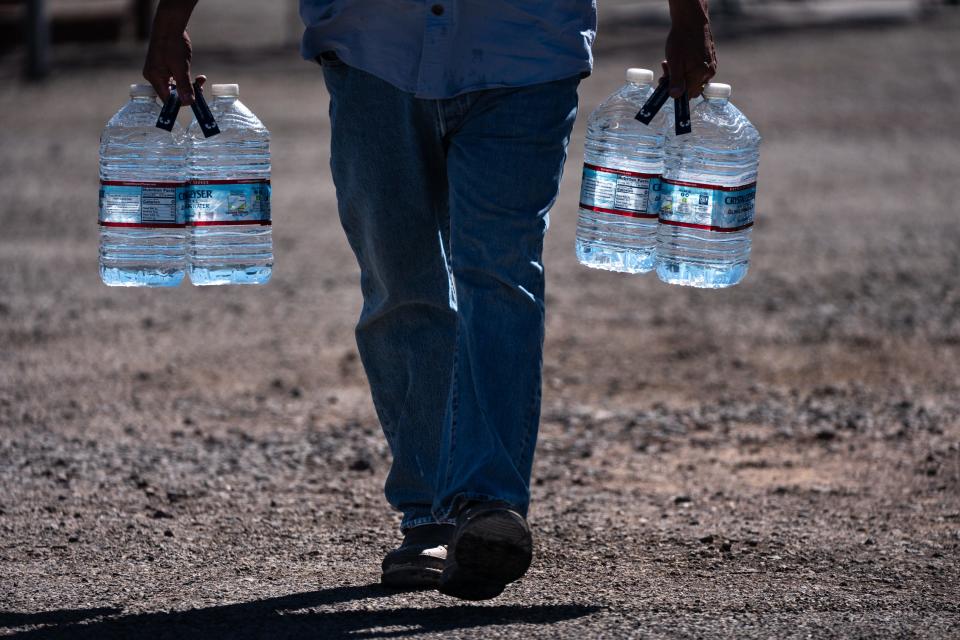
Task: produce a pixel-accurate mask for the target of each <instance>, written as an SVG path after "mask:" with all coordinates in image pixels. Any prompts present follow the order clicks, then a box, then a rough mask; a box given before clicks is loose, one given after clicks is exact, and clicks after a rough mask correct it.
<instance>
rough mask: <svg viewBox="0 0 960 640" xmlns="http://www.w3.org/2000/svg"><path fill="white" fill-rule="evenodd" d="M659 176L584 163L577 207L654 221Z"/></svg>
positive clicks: (657, 207)
mask: <svg viewBox="0 0 960 640" xmlns="http://www.w3.org/2000/svg"><path fill="white" fill-rule="evenodd" d="M659 207H660V176H659V175H658V174H655V173H637V172H636V171H626V170H623V169H613V168H610V167H601V166H599V165H595V164H589V163H584V165H583V181H582V182H581V183H580V208H581V209H586V210H587V211H596V212H598V213H610V214H614V215H619V216H627V217H630V218H648V219H652V220H656V218H657V211H658V209H659Z"/></svg>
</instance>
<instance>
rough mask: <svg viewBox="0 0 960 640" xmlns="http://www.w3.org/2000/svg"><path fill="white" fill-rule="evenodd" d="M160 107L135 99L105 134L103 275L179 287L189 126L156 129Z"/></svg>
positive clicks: (125, 282)
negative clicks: (169, 129)
mask: <svg viewBox="0 0 960 640" xmlns="http://www.w3.org/2000/svg"><path fill="white" fill-rule="evenodd" d="M159 113H160V104H159V103H158V102H157V101H156V98H155V97H152V96H147V95H137V96H134V97H132V99H131V100H130V102H128V103H127V104H126V105H125V106H124V107H123V108H122V109H120V111H118V112H117V114H116V115H114V116H113V118H111V119H110V122H108V123H107V126H106V128H105V129H104V130H103V133H102V134H101V136H100V215H99V222H100V278H101V279H102V280H103V282H104V284H107V285H110V286H120V287H175V286H177V285H178V284H180V282H181V281H182V280H183V276H184V270H185V267H186V229H185V228H184V224H183V223H184V209H183V194H184V181H185V180H186V146H185V145H184V140H183V128H182V127H180V126H176V127H175V128H174V130H173V132H172V133H171V132H167V131H164V130H163V129H158V128H157V127H156V122H157V116H158V115H159Z"/></svg>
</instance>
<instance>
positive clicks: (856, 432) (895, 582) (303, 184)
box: [0, 12, 960, 640]
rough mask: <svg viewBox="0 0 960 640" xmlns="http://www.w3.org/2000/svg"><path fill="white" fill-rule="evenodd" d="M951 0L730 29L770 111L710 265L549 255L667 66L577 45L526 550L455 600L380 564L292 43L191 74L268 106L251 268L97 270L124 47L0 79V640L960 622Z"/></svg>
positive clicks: (313, 107)
mask: <svg viewBox="0 0 960 640" xmlns="http://www.w3.org/2000/svg"><path fill="white" fill-rule="evenodd" d="M955 13H956V12H954V13H953V14H945V15H944V16H943V17H941V18H939V19H937V20H933V21H929V22H926V23H924V24H922V25H917V26H913V27H906V28H890V29H886V30H877V31H819V32H813V33H809V32H808V33H777V34H775V35H771V36H769V37H767V38H759V39H756V38H755V39H741V40H736V41H729V42H723V43H722V45H721V66H722V71H723V79H724V80H726V81H729V82H731V83H732V84H733V85H734V87H735V101H736V102H737V103H738V104H739V105H740V106H741V107H742V108H743V109H744V111H746V112H747V113H748V114H749V115H750V116H751V118H752V119H753V120H754V122H755V123H756V124H757V126H758V128H759V129H760V131H761V132H762V133H763V134H764V135H765V140H766V141H765V143H764V147H763V164H762V168H761V187H760V199H759V212H760V214H759V224H758V227H757V230H756V235H755V240H754V244H755V250H754V263H753V267H752V272H751V274H750V275H749V276H748V279H747V280H746V282H745V283H744V284H743V285H741V286H738V287H736V288H734V289H731V290H729V291H724V292H704V291H694V290H686V289H682V288H675V287H667V286H665V285H661V284H659V283H658V282H657V281H656V279H655V278H653V277H625V276H618V275H613V274H609V273H603V272H595V271H591V270H587V269H584V268H581V267H579V266H578V265H576V264H575V260H574V258H573V256H572V239H573V230H574V219H575V210H574V208H573V207H574V203H575V202H576V194H577V190H578V188H579V161H580V159H581V157H582V146H581V141H582V135H583V127H584V122H585V120H586V115H587V114H588V113H589V111H590V110H591V109H592V108H593V107H594V106H595V105H596V104H597V103H598V102H599V100H600V99H601V98H602V97H603V96H604V95H606V94H607V93H609V92H610V91H611V90H612V89H614V88H615V87H616V86H617V85H618V84H619V82H620V76H621V74H622V70H623V68H625V67H626V66H629V65H631V64H638V63H639V64H643V63H648V64H649V63H650V62H651V61H654V60H656V59H657V51H656V48H648V49H644V50H642V51H641V52H639V53H638V54H637V55H636V57H635V58H633V57H629V56H628V55H627V54H626V53H625V52H624V51H623V50H619V49H618V50H617V51H615V52H605V51H603V50H601V51H599V52H598V55H597V64H598V71H597V73H596V74H595V75H594V76H593V77H592V78H590V79H589V80H587V81H586V82H584V85H583V91H582V113H581V117H580V120H579V122H578V126H577V139H576V141H575V143H574V144H573V146H572V148H571V153H570V158H571V160H570V162H569V164H568V166H567V175H566V177H565V178H564V183H563V188H562V194H561V198H560V201H559V204H558V206H557V207H556V209H555V211H554V214H553V220H552V229H551V232H550V236H549V240H548V248H547V268H548V271H549V303H550V309H549V321H548V322H549V324H548V344H547V351H546V376H545V379H546V388H545V394H544V420H543V427H542V439H541V442H540V446H539V449H538V454H537V455H538V457H537V462H536V468H535V472H534V476H535V486H534V507H533V509H532V514H531V519H532V523H533V525H534V527H535V531H536V535H537V543H538V547H537V557H536V561H535V564H534V567H533V569H532V570H531V572H530V574H529V576H528V577H527V578H526V579H524V580H523V581H522V582H521V583H519V584H517V585H515V586H512V587H511V588H509V589H508V590H507V592H506V593H505V594H504V595H503V596H502V597H501V598H499V599H497V600H495V601H492V602H490V603H487V604H481V605H464V604H462V603H460V602H458V601H454V600H451V599H447V598H444V597H442V596H438V595H436V594H431V593H421V594H406V595H396V594H392V593H389V592H386V591H383V590H381V589H380V588H379V587H377V586H375V585H374V584H373V583H375V581H376V580H377V577H378V566H379V561H380V558H381V556H382V554H383V553H384V551H385V550H386V549H387V548H388V547H390V546H391V545H392V544H394V541H395V527H396V524H397V519H396V517H395V516H394V515H391V514H389V513H387V512H386V510H385V509H384V505H383V500H382V497H381V493H380V488H381V485H382V482H383V478H384V474H385V471H386V469H387V463H388V460H387V452H386V448H385V445H384V442H383V440H382V438H381V436H380V434H379V428H378V426H377V424H376V421H375V419H374V416H373V412H372V409H371V406H370V404H369V400H368V397H367V391H366V386H365V381H364V378H363V374H362V371H361V369H360V366H359V362H358V359H357V356H356V353H355V349H354V346H353V341H352V325H353V322H354V317H355V315H356V313H357V310H358V308H359V294H358V290H357V282H356V281H357V271H356V268H355V264H354V261H353V258H352V256H351V255H350V252H349V249H348V247H347V245H346V242H345V241H344V239H343V237H342V234H341V232H340V229H339V226H338V223H337V221H336V213H335V203H334V194H333V190H332V188H331V185H330V178H329V171H328V169H327V140H328V124H327V121H326V117H325V115H324V114H325V110H326V96H325V93H324V90H323V88H322V86H321V83H320V78H319V74H318V71H317V70H316V69H315V68H313V67H311V66H310V65H307V64H301V63H299V62H297V61H296V60H295V59H294V58H293V54H291V55H290V57H289V58H284V59H274V60H268V61H262V62H259V63H255V64H251V65H244V66H242V67H240V66H237V65H236V63H231V62H229V61H228V60H226V59H208V61H207V64H208V65H209V66H208V67H207V68H202V69H200V70H201V71H206V72H207V73H209V74H210V76H211V77H212V78H214V80H221V81H231V80H232V81H239V82H240V83H241V85H242V88H243V92H244V96H243V99H244V101H245V102H246V103H247V104H249V105H251V106H252V107H253V108H254V109H255V110H256V111H257V112H258V114H259V115H261V117H262V118H263V120H264V121H265V122H266V123H267V124H268V126H269V127H270V128H271V130H272V131H273V133H274V139H275V142H274V158H275V173H274V175H275V191H274V193H275V217H276V220H277V224H276V227H275V231H276V249H277V255H278V264H277V270H276V275H275V280H274V282H273V283H272V284H270V285H269V286H268V287H266V288H263V289H244V288H218V289H216V290H200V289H196V288H192V287H182V288H180V289H179V290H175V291H169V292H161V291H118V290H111V289H108V288H106V287H103V286H101V285H100V284H99V282H98V277H97V274H96V268H95V261H96V257H95V253H96V228H95V226H94V225H93V224H92V221H93V215H94V213H93V212H94V211H95V209H96V182H95V176H96V157H95V156H96V146H97V136H98V134H99V130H100V127H101V126H102V124H103V122H104V121H105V119H106V117H107V116H108V115H109V114H110V113H112V112H113V111H114V110H115V109H116V107H117V105H118V104H119V103H120V102H121V101H122V99H123V91H124V85H125V83H127V82H130V81H135V79H136V75H137V73H136V69H137V68H138V62H137V61H135V60H131V62H130V64H129V65H125V66H124V67H123V68H115V69H112V70H111V69H108V70H100V71H96V72H94V71H89V70H85V69H83V68H77V69H75V70H74V71H72V72H71V73H70V74H67V73H66V72H63V73H62V75H61V76H60V77H58V78H57V79H56V80H55V81H54V82H52V83H50V84H48V85H45V86H42V87H26V88H25V87H21V86H17V85H16V84H11V83H5V84H4V85H3V88H0V111H2V113H3V114H4V127H3V128H0V149H3V154H2V155H0V192H2V194H3V200H2V202H3V207H2V209H0V221H2V228H3V238H2V240H0V635H5V634H12V635H13V636H15V637H23V638H31V637H46V636H55V637H67V638H91V639H92V638H97V639H100V638H110V637H131V638H132V637H137V638H148V637H170V638H198V639H200V638H202V639H204V640H207V639H209V638H221V637H222V638H238V637H239V638H246V637H264V638H282V637H311V638H314V637H319V638H339V637H350V638H356V637H360V638H370V637H407V636H423V637H439V636H443V637H524V638H534V637H536V638H539V637H560V636H565V637H600V636H604V637H621V636H642V637H678V636H680V637H731V638H744V637H809V636H816V637H838V638H849V637H878V636H886V637H889V636H898V637H930V638H940V637H950V636H953V637H960V632H958V631H957V629H958V625H960V604H958V603H960V568H958V561H960V393H958V391H960V357H958V356H960V285H958V284H957V273H958V271H960V252H958V247H960V226H958V225H957V215H958V205H957V196H956V188H957V185H958V184H960V133H958V130H957V128H956V115H957V111H956V109H957V108H956V105H957V103H958V100H960V67H958V66H957V65H956V61H957V60H958V59H960V39H958V38H957V37H956V34H957V30H958V27H960V16H957V15H955ZM198 60H200V61H201V64H202V60H203V59H202V57H201V56H198Z"/></svg>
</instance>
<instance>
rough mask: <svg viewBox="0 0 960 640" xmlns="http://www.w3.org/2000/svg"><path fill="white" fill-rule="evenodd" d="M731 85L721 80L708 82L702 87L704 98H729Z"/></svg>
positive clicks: (731, 89) (731, 90) (731, 91)
mask: <svg viewBox="0 0 960 640" xmlns="http://www.w3.org/2000/svg"><path fill="white" fill-rule="evenodd" d="M731 93H733V87H731V86H730V85H728V84H723V83H722V82H710V83H708V84H707V86H705V87H704V88H703V97H704V98H729V97H730V94H731Z"/></svg>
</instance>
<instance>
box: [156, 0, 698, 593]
mask: <svg viewBox="0 0 960 640" xmlns="http://www.w3.org/2000/svg"><path fill="white" fill-rule="evenodd" d="M668 1H669V7H670V15H671V21H672V26H671V29H670V32H669V35H668V37H667V42H666V62H665V66H666V68H668V69H669V78H670V88H671V95H672V96H674V97H679V96H680V95H681V94H682V93H683V92H684V91H686V92H688V94H689V96H690V97H696V96H698V95H699V94H700V91H701V89H702V88H703V86H704V85H705V84H706V82H707V81H708V80H709V79H710V78H711V77H712V76H713V75H714V73H715V71H716V55H715V51H714V43H713V37H712V34H711V30H710V21H709V14H708V7H707V0H668ZM196 2H197V0H160V2H159V4H158V6H157V11H156V16H155V18H154V23H153V31H152V35H151V38H150V44H149V48H148V52H147V58H146V62H145V65H144V71H143V74H144V77H145V78H146V79H147V80H148V81H149V82H150V83H151V84H152V85H153V86H154V88H155V89H156V90H157V93H158V94H159V95H160V96H161V98H163V99H164V100H165V99H166V98H167V96H168V95H169V86H170V84H171V82H173V83H175V84H176V86H177V88H178V93H179V95H180V97H181V101H182V102H183V103H184V104H190V103H192V101H193V98H194V96H193V89H192V87H191V76H190V62H191V43H190V38H189V35H188V34H187V31H186V28H187V23H188V22H189V19H190V15H191V13H192V11H193V8H194V6H195V5H196ZM300 14H301V16H302V18H303V21H304V23H305V25H306V29H305V32H304V35H303V43H302V54H303V56H304V58H306V59H308V60H316V61H317V62H319V63H320V65H321V67H322V70H323V78H324V80H325V82H326V86H327V89H328V92H329V94H330V122H331V154H330V166H331V170H332V175H333V181H334V185H335V187H336V192H337V202H338V210H339V216H340V221H341V223H342V225H343V229H344V231H345V232H346V235H347V239H348V241H349V243H350V246H351V248H352V249H353V252H354V254H355V255H356V258H357V262H358V263H359V266H360V288H361V291H362V294H363V307H362V310H361V312H360V320H359V322H358V324H357V327H356V339H357V347H358V349H359V352H360V356H361V360H362V362H363V366H364V369H365V371H366V374H367V378H368V381H369V384H370V390H371V393H372V396H373V403H374V406H375V408H376V411H377V416H378V418H379V420H380V423H381V426H382V428H383V432H384V434H385V436H386V439H387V441H388V443H389V446H390V450H391V453H392V455H393V462H392V465H391V468H390V472H389V474H388V476H387V480H386V485H385V493H386V498H387V501H388V502H389V503H390V505H392V506H393V507H394V508H395V509H397V510H398V511H399V512H400V513H401V514H402V520H401V524H400V528H401V533H402V535H403V539H402V542H401V543H400V545H399V546H398V547H397V548H396V549H394V550H393V551H391V552H390V553H389V554H387V556H386V557H385V558H384V560H383V565H382V582H383V584H384V585H387V586H392V587H397V588H409V589H416V588H436V589H439V591H440V592H442V593H445V594H448V595H451V596H455V597H458V598H463V599H468V600H482V599H487V598H493V597H496V596H497V595H499V594H500V593H501V592H502V591H503V590H504V587H505V586H506V585H507V584H509V583H511V582H513V581H515V580H518V579H519V578H521V577H522V576H523V575H524V573H525V572H526V571H527V569H528V567H529V566H530V562H531V560H532V554H533V539H532V535H531V530H530V527H529V526H528V524H527V521H526V515H527V510H528V507H529V504H530V474H531V469H532V463H533V453H534V447H535V443H536V439H537V430H538V426H539V420H540V393H541V369H542V363H543V337H544V312H545V309H544V307H545V305H544V269H543V264H542V260H541V253H542V249H543V239H544V234H545V233H546V230H547V226H548V212H549V211H550V208H551V206H552V205H553V203H554V200H555V199H556V197H557V192H558V188H559V184H560V177H561V174H562V171H563V165H564V161H565V159H566V150H567V143H568V142H569V139H570V132H571V129H572V127H573V123H574V119H575V117H576V114H577V86H578V84H579V82H580V80H581V79H582V78H584V77H586V76H587V75H588V74H589V73H590V71H591V69H592V64H593V57H592V53H591V46H592V44H593V39H594V35H595V32H596V4H595V2H594V1H591V0H557V1H555V2H532V1H530V0H426V1H424V0H390V1H384V0H380V1H376V0H370V1H362V0H300Z"/></svg>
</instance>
